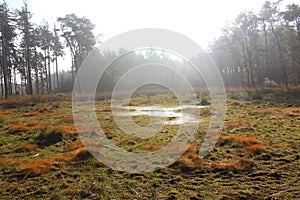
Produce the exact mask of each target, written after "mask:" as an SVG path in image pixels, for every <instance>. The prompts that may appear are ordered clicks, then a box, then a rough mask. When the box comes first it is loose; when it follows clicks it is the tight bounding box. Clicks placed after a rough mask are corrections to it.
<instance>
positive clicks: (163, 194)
mask: <svg viewBox="0 0 300 200" xmlns="http://www.w3.org/2000/svg"><path fill="white" fill-rule="evenodd" d="M227 94H228V100H227V115H226V121H225V126H224V130H223V132H222V135H221V137H220V138H219V141H218V143H217V145H216V146H215V148H214V149H213V151H212V152H211V153H210V154H209V155H208V156H207V157H205V158H204V159H201V158H200V157H199V156H198V151H199V145H201V142H202V139H203V137H204V136H205V133H206V130H207V127H208V122H209V120H210V117H211V115H213V114H214V111H213V110H211V109H210V106H209V105H208V106H207V107H206V108H199V112H200V114H201V122H200V123H199V129H198V132H197V138H196V139H195V141H193V144H192V145H191V146H190V147H189V148H188V150H187V151H186V153H185V154H184V155H182V156H181V157H180V158H179V159H178V160H177V161H176V162H175V163H173V164H172V165H171V166H168V167H165V168H163V169H160V170H158V171H155V172H151V173H144V174H138V173H125V172H118V171H114V170H112V169H110V168H108V167H106V166H105V165H103V164H102V163H100V162H99V161H97V160H96V159H95V158H93V157H92V156H91V155H90V154H89V152H88V151H87V149H86V148H85V147H84V145H83V144H82V143H81V141H80V139H79V138H78V135H77V131H76V129H75V127H74V124H73V118H72V103H71V97H70V96H69V95H66V94H60V95H52V96H49V95H48V96H34V97H28V96H25V97H22V96H18V97H15V98H10V99H8V100H4V99H3V100H1V102H0V104H1V106H2V109H1V113H0V134H1V135H0V196H1V199H20V198H22V199H32V198H35V199H193V200H195V199H299V198H300V181H299V177H300V123H299V122H300V92H299V90H291V91H281V90H268V91H267V90H266V91H263V92H261V94H260V95H261V96H259V98H257V93H256V92H253V91H252V92H251V91H248V92H243V91H238V90H237V91H229V92H228V93H227ZM158 104H159V105H165V106H168V107H170V106H172V105H176V104H177V102H176V99H174V98H173V97H172V96H171V95H168V94H158V95H153V96H150V95H148V96H139V97H134V98H132V100H131V101H130V105H129V106H140V107H145V106H153V105H158ZM96 107H97V111H96V112H97V116H98V119H99V121H100V124H101V126H102V128H103V130H104V134H105V135H106V136H107V138H108V139H110V140H111V141H112V142H113V143H114V144H115V145H117V146H119V147H122V148H123V149H125V150H127V151H133V152H145V151H155V150H158V149H160V148H161V147H162V146H164V145H165V144H167V143H168V142H169V141H170V138H172V137H173V136H174V134H175V133H176V131H177V129H178V124H176V123H175V124H172V123H169V124H166V125H165V127H164V128H163V129H162V130H160V132H159V133H158V134H156V135H155V136H153V137H151V139H141V138H133V137H130V136H128V135H126V134H125V133H123V132H122V131H121V130H120V129H119V128H118V127H117V126H116V124H115V122H114V116H113V115H112V109H114V108H112V107H110V102H109V101H108V100H99V101H97V103H96ZM132 118H133V120H134V121H135V122H136V123H137V124H139V125H141V126H146V125H147V124H148V123H149V119H150V118H149V116H147V115H136V116H132ZM170 120H174V118H170ZM82 126H84V124H82ZM85 142H86V143H88V144H89V145H92V146H93V147H95V151H97V147H98V146H99V145H101V144H99V143H97V142H94V141H85ZM178 148H180V147H178ZM182 148H183V147H182Z"/></svg>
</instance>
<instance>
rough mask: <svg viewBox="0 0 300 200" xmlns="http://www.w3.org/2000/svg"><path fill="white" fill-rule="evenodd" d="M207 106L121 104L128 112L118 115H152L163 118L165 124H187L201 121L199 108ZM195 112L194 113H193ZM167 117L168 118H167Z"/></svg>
mask: <svg viewBox="0 0 300 200" xmlns="http://www.w3.org/2000/svg"><path fill="white" fill-rule="evenodd" d="M205 107H206V106H195V105H184V106H178V107H172V108H163V107H160V106H149V107H137V106H121V107H120V108H122V109H125V110H127V112H120V113H118V114H117V116H139V115H148V116H150V117H158V118H162V119H161V121H162V122H163V123H164V124H169V125H173V124H185V123H198V122H199V117H200V115H199V112H198V111H199V109H200V108H205ZM193 113H194V114H193ZM166 118H167V119H166Z"/></svg>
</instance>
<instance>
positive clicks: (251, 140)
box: [234, 135, 259, 145]
mask: <svg viewBox="0 0 300 200" xmlns="http://www.w3.org/2000/svg"><path fill="white" fill-rule="evenodd" d="M234 140H235V141H236V142H239V143H243V144H246V145H250V144H257V143H259V140H258V139H257V138H256V137H254V136H251V135H249V136H237V137H235V138H234Z"/></svg>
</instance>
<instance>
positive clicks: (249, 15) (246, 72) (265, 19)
mask: <svg viewBox="0 0 300 200" xmlns="http://www.w3.org/2000/svg"><path fill="white" fill-rule="evenodd" d="M281 2H282V1H277V2H275V3H272V2H270V1H266V2H265V3H264V4H263V6H262V8H261V10H260V12H259V13H253V12H251V11H249V12H242V13H240V14H239V15H238V17H237V18H236V20H235V22H233V23H232V24H230V25H228V26H226V27H225V28H224V29H223V32H222V35H221V36H220V37H219V38H218V39H217V40H215V41H214V42H213V43H212V44H211V46H210V49H211V52H210V53H211V55H212V57H213V59H214V61H215V63H216V64H217V66H218V67H219V69H220V71H221V73H222V76H223V78H224V81H225V84H226V85H227V86H235V87H236V86H243V87H264V86H283V87H286V88H287V87H289V86H298V85H299V84H300V7H299V5H297V4H291V5H288V6H287V7H286V9H285V10H284V11H281V10H280V9H279V8H280V3H281Z"/></svg>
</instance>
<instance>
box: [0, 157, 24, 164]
mask: <svg viewBox="0 0 300 200" xmlns="http://www.w3.org/2000/svg"><path fill="white" fill-rule="evenodd" d="M20 163H21V161H20V159H19V158H7V157H0V165H2V166H11V165H19V164H20Z"/></svg>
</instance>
